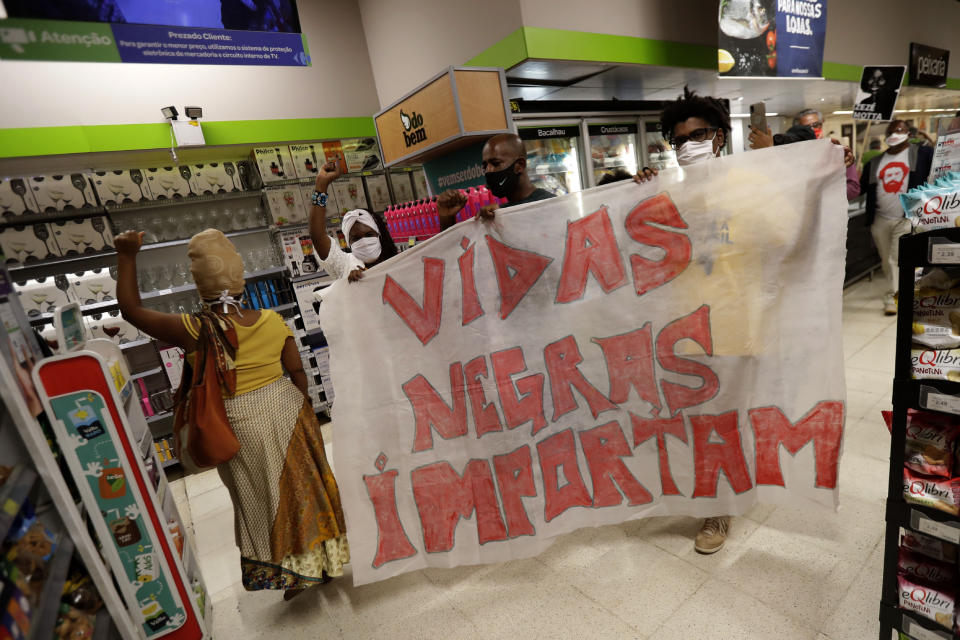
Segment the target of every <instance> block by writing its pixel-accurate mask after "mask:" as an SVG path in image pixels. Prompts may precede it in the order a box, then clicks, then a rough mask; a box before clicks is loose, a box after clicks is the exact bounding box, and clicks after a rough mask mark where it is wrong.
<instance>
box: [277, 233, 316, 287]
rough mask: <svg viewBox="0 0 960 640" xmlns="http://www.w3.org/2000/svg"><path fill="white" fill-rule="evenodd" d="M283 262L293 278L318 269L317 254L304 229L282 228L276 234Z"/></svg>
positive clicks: (308, 234)
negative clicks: (282, 229)
mask: <svg viewBox="0 0 960 640" xmlns="http://www.w3.org/2000/svg"><path fill="white" fill-rule="evenodd" d="M277 241H278V242H279V243H280V251H281V252H282V253H283V262H284V264H285V265H286V267H287V269H289V270H290V275H291V276H293V277H294V278H299V277H300V276H305V275H309V274H312V273H316V272H317V271H318V270H319V269H320V263H319V262H318V261H317V254H316V252H315V251H314V249H313V242H311V241H310V233H309V232H308V231H307V230H306V229H300V230H284V231H281V232H280V233H278V234H277Z"/></svg>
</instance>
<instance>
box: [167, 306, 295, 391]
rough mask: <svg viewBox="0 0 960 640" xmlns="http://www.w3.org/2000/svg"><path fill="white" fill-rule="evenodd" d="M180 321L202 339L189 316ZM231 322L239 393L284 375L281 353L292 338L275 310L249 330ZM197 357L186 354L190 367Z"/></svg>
mask: <svg viewBox="0 0 960 640" xmlns="http://www.w3.org/2000/svg"><path fill="white" fill-rule="evenodd" d="M180 319H181V321H182V322H183V326H185V327H186V328H187V332H189V333H190V335H191V336H193V337H194V338H197V337H199V335H200V333H199V327H198V326H197V325H196V324H195V323H194V322H193V321H192V320H191V319H190V316H189V315H188V314H181V315H180ZM231 322H233V326H234V327H235V328H236V330H237V355H236V358H234V364H235V365H236V367H237V392H236V394H237V395H240V394H241V393H247V392H248V391H253V390H255V389H259V388H260V387H265V386H267V385H268V384H270V383H271V382H275V381H276V380H277V379H279V378H280V377H281V376H283V365H282V364H281V363H280V354H281V352H282V351H283V344H284V343H285V342H286V341H287V338H289V337H292V336H293V333H292V332H291V331H290V327H288V326H287V323H286V322H284V321H283V318H281V317H280V316H279V315H278V314H277V313H276V312H274V311H269V310H265V311H261V312H260V317H259V318H257V321H256V322H254V323H253V324H252V325H250V326H249V327H245V326H243V325H241V324H239V323H237V322H235V321H232V320H231ZM195 355H196V354H195V353H188V354H187V361H188V362H189V363H190V366H191V367H192V366H194V358H195Z"/></svg>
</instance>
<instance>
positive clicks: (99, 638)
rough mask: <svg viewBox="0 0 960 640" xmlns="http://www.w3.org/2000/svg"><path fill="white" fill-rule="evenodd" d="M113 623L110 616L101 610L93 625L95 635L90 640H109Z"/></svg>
mask: <svg viewBox="0 0 960 640" xmlns="http://www.w3.org/2000/svg"><path fill="white" fill-rule="evenodd" d="M112 626H113V621H112V620H110V614H109V613H107V612H106V611H103V610H101V611H100V612H99V613H98V614H97V617H96V619H95V620H94V623H93V635H92V636H90V640H107V639H108V638H109V637H110V627H112Z"/></svg>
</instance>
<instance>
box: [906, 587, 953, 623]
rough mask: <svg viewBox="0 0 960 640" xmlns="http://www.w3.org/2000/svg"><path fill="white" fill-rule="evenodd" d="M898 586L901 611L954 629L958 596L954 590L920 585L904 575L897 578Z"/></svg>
mask: <svg viewBox="0 0 960 640" xmlns="http://www.w3.org/2000/svg"><path fill="white" fill-rule="evenodd" d="M897 586H898V587H899V592H900V608H901V609H905V610H907V611H913V612H915V613H919V614H920V615H922V616H923V617H925V618H928V619H930V620H934V621H936V623H937V624H939V625H941V626H943V627H946V628H947V629H952V628H953V614H954V611H955V609H956V594H955V591H954V590H953V589H952V588H950V587H946V586H940V587H933V586H927V585H923V584H919V583H918V582H917V581H915V580H913V579H911V578H909V577H908V576H905V575H902V574H901V575H899V576H897Z"/></svg>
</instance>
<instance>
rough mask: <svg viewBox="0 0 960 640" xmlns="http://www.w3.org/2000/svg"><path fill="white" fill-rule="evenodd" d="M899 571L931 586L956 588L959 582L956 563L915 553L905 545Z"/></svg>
mask: <svg viewBox="0 0 960 640" xmlns="http://www.w3.org/2000/svg"><path fill="white" fill-rule="evenodd" d="M897 573H898V574H900V575H902V576H906V577H908V578H909V579H910V580H912V581H913V582H916V583H918V584H925V585H928V586H931V587H941V586H943V587H948V588H955V587H956V584H957V567H956V565H953V564H948V563H946V562H942V561H940V560H934V559H933V558H929V557H927V556H924V555H922V554H919V553H913V552H912V551H910V550H909V549H904V548H903V547H901V548H900V554H899V557H898V559H897Z"/></svg>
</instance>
